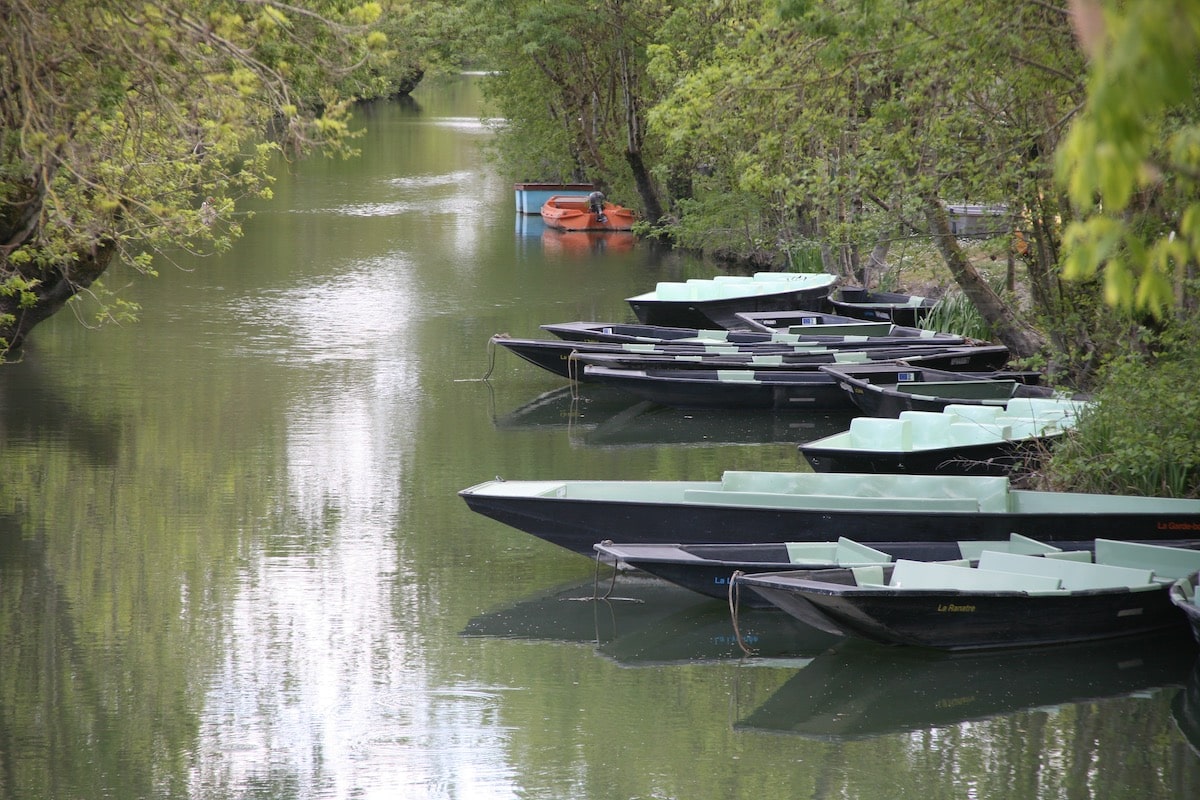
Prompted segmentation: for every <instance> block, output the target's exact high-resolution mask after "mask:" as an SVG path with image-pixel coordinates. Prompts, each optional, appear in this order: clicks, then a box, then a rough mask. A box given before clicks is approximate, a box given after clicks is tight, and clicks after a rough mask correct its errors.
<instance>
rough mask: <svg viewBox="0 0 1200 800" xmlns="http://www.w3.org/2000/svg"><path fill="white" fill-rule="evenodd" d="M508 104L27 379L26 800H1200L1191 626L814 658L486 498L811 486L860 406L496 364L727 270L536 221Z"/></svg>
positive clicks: (398, 134) (21, 551) (63, 339)
mask: <svg viewBox="0 0 1200 800" xmlns="http://www.w3.org/2000/svg"><path fill="white" fill-rule="evenodd" d="M478 114H479V97H478V87H477V85H476V80H475V79H472V78H465V79H461V80H457V81H453V82H446V83H442V84H437V85H429V86H425V87H422V89H421V90H420V91H419V92H418V97H417V99H416V102H415V103H413V104H401V103H381V104H377V105H374V106H371V107H368V108H366V109H363V110H362V111H361V119H362V121H363V122H364V123H366V124H367V125H368V126H369V133H368V135H367V136H366V137H365V138H364V139H363V140H362V142H361V146H362V151H363V155H362V157H361V158H359V159H357V160H352V161H325V160H310V161H306V162H303V163H299V164H295V165H293V166H292V168H291V169H290V171H289V172H288V173H286V174H284V175H282V177H281V178H280V180H279V181H278V183H277V185H276V189H275V195H276V198H275V200H274V202H272V203H270V204H265V205H263V206H262V207H261V209H260V210H259V213H258V214H257V216H256V217H255V218H254V219H252V220H250V221H248V222H247V224H246V231H247V235H246V237H245V239H244V240H243V241H242V242H240V243H239V244H238V245H237V247H236V250H235V251H234V252H233V253H231V254H229V255H227V256H224V257H220V258H212V259H206V260H195V259H184V258H181V259H180V263H179V265H178V268H177V267H173V266H170V265H163V266H161V267H160V270H161V276H160V277H159V278H158V279H157V280H141V281H138V282H137V283H136V284H135V285H134V286H133V287H132V289H131V292H130V294H131V296H132V297H134V298H135V299H137V300H138V301H139V302H141V303H142V304H143V307H144V311H143V313H142V320H141V322H140V323H139V324H136V325H128V326H125V327H113V326H109V327H106V328H103V329H101V330H88V329H87V324H88V323H89V320H88V318H87V316H88V315H87V312H86V311H81V312H80V314H79V315H73V314H71V313H70V312H67V313H63V314H61V315H59V317H58V318H57V319H55V320H53V321H52V322H50V323H47V324H46V325H45V326H43V327H42V328H40V329H38V330H37V331H36V332H35V333H34V336H33V338H32V341H31V342H30V344H29V346H28V348H27V351H26V354H25V360H24V361H23V362H22V363H19V364H16V365H12V366H6V367H3V368H2V369H0V465H2V466H0V798H4V799H5V800H9V799H11V800H42V799H46V800H50V799H54V800H59V799H63V800H65V799H67V798H72V799H73V798H80V799H83V798H88V799H92V798H115V799H116V800H128V799H130V798H192V799H194V800H215V799H217V798H262V799H263V800H290V799H291V798H305V799H307V798H347V799H351V798H353V799H354V800H358V799H360V798H362V799H366V798H370V799H371V800H374V799H376V798H404V799H406V800H407V799H409V798H411V799H412V800H425V799H426V798H439V799H440V798H462V799H463V800H475V799H476V798H479V799H486V800H492V799H493V798H506V799H507V798H514V799H515V798H521V799H522V800H527V799H532V798H538V799H541V798H545V799H546V800H551V799H553V800H565V799H566V798H571V799H572V800H614V799H616V800H626V799H632V798H638V800H643V799H646V800H648V799H649V798H678V800H728V798H785V797H786V798H827V797H839V798H920V800H933V799H934V798H1004V799H1006V800H1007V799H1011V800H1026V799H1027V798H1072V799H1074V798H1103V799H1104V800H1109V799H1110V798H1122V797H1129V798H1185V797H1196V796H1198V795H1200V760H1198V757H1197V755H1196V751H1195V749H1194V748H1195V747H1196V746H1197V744H1200V709H1198V708H1197V706H1198V705H1200V689H1198V686H1200V677H1198V676H1197V675H1196V670H1195V664H1196V654H1195V652H1194V650H1193V649H1192V648H1191V647H1190V646H1188V645H1187V643H1186V641H1184V640H1181V639H1179V638H1178V637H1176V638H1167V639H1163V638H1158V639H1153V640H1149V641H1140V642H1126V643H1122V644H1120V645H1106V646H1103V647H1090V648H1073V649H1070V650H1059V651H1053V652H1043V653H1037V654H1025V655H1016V656H1003V657H1001V656H971V657H962V658H944V657H934V656H929V655H922V654H919V653H913V652H909V651H903V650H887V649H880V648H871V647H865V646H845V647H839V648H836V649H834V650H833V651H832V652H823V651H825V650H826V649H827V648H828V646H829V645H830V640H829V639H826V638H824V637H822V636H819V635H817V634H815V633H812V632H807V631H803V630H800V629H798V628H796V627H794V626H792V625H791V624H789V623H788V622H787V621H786V620H785V619H783V618H782V617H781V616H778V615H775V614H772V613H770V612H743V614H742V616H741V618H740V628H741V633H742V636H743V638H744V639H745V640H746V641H747V642H749V643H751V644H752V645H754V646H755V647H756V648H757V649H758V653H757V655H755V656H754V657H751V658H746V657H742V656H741V651H740V650H739V648H738V647H737V643H736V641H735V637H734V635H733V629H732V626H731V625H730V621H729V614H728V611H727V609H726V608H725V607H724V606H723V604H722V603H720V602H714V601H708V600H704V599H702V598H700V597H697V596H692V595H689V594H687V593H685V592H683V591H682V590H677V589H673V588H671V587H668V586H665V585H663V584H659V583H655V582H652V581H649V580H638V579H634V578H631V577H628V576H626V577H622V578H620V579H619V580H618V581H617V583H616V585H615V586H613V587H612V594H613V595H614V596H615V597H616V598H619V599H610V600H606V601H602V602H594V601H591V600H589V599H587V598H591V597H592V596H593V594H594V592H595V589H596V587H595V585H594V583H595V581H594V577H595V570H594V567H593V564H592V563H591V562H590V561H589V560H588V559H586V558H583V557H580V556H578V555H574V554H571V553H568V552H566V551H560V550H557V549H555V548H553V547H551V546H550V545H546V544H544V543H542V542H540V541H538V540H536V539H534V538H533V537H530V536H527V535H526V534H523V533H520V532H518V531H515V530H511V529H508V528H506V527H504V526H502V525H500V524H498V523H495V522H492V521H490V520H488V519H485V518H483V517H480V516H478V515H474V514H472V513H471V512H470V511H468V510H467V508H466V506H465V504H463V502H462V501H461V500H460V499H459V498H458V497H457V496H456V492H457V491H458V490H459V489H461V488H464V487H466V486H469V485H471V484H474V483H477V482H479V481H482V480H486V479H489V478H492V477H493V476H495V475H503V476H505V477H513V478H540V477H556V478H567V477H576V478H584V477H591V478H620V477H631V478H659V479H681V478H693V479H714V478H716V477H717V476H718V475H719V474H720V472H721V470H723V469H756V468H762V469H801V468H802V467H801V462H800V458H799V455H798V454H797V452H796V450H795V444H796V443H797V442H799V441H802V440H805V439H807V438H815V437H816V436H820V435H824V434H826V433H829V432H832V431H833V430H837V429H839V428H840V427H841V426H842V423H843V422H844V420H837V419H832V420H831V419H826V418H820V417H818V418H806V417H804V416H803V415H801V414H799V413H796V414H793V415H790V416H789V415H769V414H768V415H762V414H702V413H695V414H683V413H680V412H673V411H669V410H665V409H658V408H652V407H648V406H646V405H644V404H639V403H637V402H636V400H634V399H632V398H629V397H625V396H622V395H621V394H619V393H617V392H613V391H607V392H605V391H597V390H595V389H588V388H585V389H584V390H582V391H581V392H580V393H579V395H578V396H572V394H571V393H570V392H569V391H564V390H563V386H564V384H563V382H562V381H560V380H559V379H557V378H555V377H554V376H552V375H550V374H549V373H542V372H540V371H538V370H536V369H535V368H534V367H532V366H529V365H526V364H524V362H520V361H518V360H517V359H516V358H515V357H514V356H512V355H511V354H509V353H507V352H506V351H501V352H496V353H493V352H491V351H490V350H489V348H488V346H487V342H488V337H489V336H491V335H492V334H494V333H499V332H508V333H511V334H512V335H514V336H535V335H538V330H537V326H538V325H539V324H541V323H544V322H563V321H570V320H586V319H594V320H621V319H628V318H629V312H628V307H627V305H626V304H625V302H624V298H626V297H628V296H630V295H633V294H637V293H639V292H642V291H646V290H647V289H649V288H652V287H653V284H654V282H655V281H656V280H659V279H666V278H678V277H680V276H684V275H692V274H696V275H700V274H711V270H710V271H709V272H705V270H706V268H705V267H704V266H703V265H699V264H695V263H692V262H688V261H686V260H683V259H679V258H668V257H666V256H664V255H662V254H658V253H655V252H654V251H652V250H651V249H650V248H649V247H647V246H645V245H644V244H639V245H637V246H636V247H627V246H625V243H623V242H621V241H620V240H616V241H608V242H588V241H583V242H575V241H571V240H566V239H563V238H562V237H556V236H551V235H550V234H549V233H545V232H543V231H542V230H541V229H540V223H539V222H538V221H537V220H532V221H525V222H526V223H527V224H524V225H523V224H521V222H522V221H519V220H517V219H516V215H515V212H514V205H513V198H512V189H511V186H512V178H511V176H502V175H498V174H496V173H495V172H494V171H493V170H491V168H490V167H488V166H487V164H486V162H485V161H484V159H483V157H482V155H481V153H480V145H481V144H482V143H483V142H484V141H485V140H486V138H487V136H488V135H489V132H488V129H487V128H486V127H485V126H484V125H482V124H481V123H480V122H479V121H478ZM615 199H618V200H620V199H621V198H615ZM123 281H124V278H122V277H121V276H119V275H115V276H112V277H111V278H110V283H112V284H114V285H118V284H120V283H122V282H123ZM489 371H490V378H489V380H488V381H486V382H484V381H481V380H480V378H481V377H483V376H484V375H485V374H487V373H489ZM614 538H619V532H614ZM601 588H602V589H604V590H606V591H607V590H608V584H607V582H605V583H603V585H602V587H601ZM580 598H584V599H580ZM1181 642H1182V643H1181Z"/></svg>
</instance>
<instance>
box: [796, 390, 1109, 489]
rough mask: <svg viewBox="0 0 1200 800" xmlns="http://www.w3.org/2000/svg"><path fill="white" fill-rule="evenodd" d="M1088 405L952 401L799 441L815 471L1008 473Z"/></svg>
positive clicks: (862, 420)
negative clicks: (966, 403) (939, 408)
mask: <svg viewBox="0 0 1200 800" xmlns="http://www.w3.org/2000/svg"><path fill="white" fill-rule="evenodd" d="M1086 406H1087V403H1085V402H1083V401H1078V400H1062V399H1048V400H1044V399H1040V398H1029V399H1021V400H1015V401H1012V402H1011V403H1010V405H1009V406H1008V407H1007V408H1000V407H999V406H964V405H955V404H950V405H948V406H946V407H945V408H943V409H942V411H941V412H933V411H901V412H900V416H899V418H898V419H892V418H887V417H856V418H855V419H853V420H851V421H850V427H849V429H847V430H845V431H842V432H840V433H835V434H833V435H832V436H826V437H825V438H823V439H816V440H813V441H811V442H806V443H804V444H801V445H800V446H799V449H800V453H801V454H802V455H803V456H804V458H805V460H807V461H808V463H809V465H810V466H812V468H813V469H814V470H815V471H817V472H909V473H921V474H938V473H943V474H954V475H1008V474H1010V473H1011V472H1012V471H1013V470H1014V469H1016V468H1017V467H1018V466H1021V465H1028V464H1031V463H1033V462H1036V461H1037V460H1038V459H1039V458H1040V457H1041V456H1042V455H1043V454H1045V453H1046V452H1047V451H1048V449H1049V448H1050V447H1052V446H1053V444H1054V443H1055V442H1056V441H1057V440H1058V439H1060V438H1062V436H1063V435H1064V434H1065V433H1066V431H1067V430H1069V429H1070V428H1072V427H1074V425H1075V421H1076V419H1077V417H1078V414H1079V413H1080V412H1081V411H1082V409H1083V408H1085V407H1086Z"/></svg>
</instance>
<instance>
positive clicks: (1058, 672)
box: [734, 615, 1196, 742]
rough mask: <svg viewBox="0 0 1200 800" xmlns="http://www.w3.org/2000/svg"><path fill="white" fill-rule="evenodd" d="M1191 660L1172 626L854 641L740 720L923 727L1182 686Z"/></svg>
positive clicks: (754, 725) (816, 733)
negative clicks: (1038, 635) (1069, 636)
mask: <svg viewBox="0 0 1200 800" xmlns="http://www.w3.org/2000/svg"><path fill="white" fill-rule="evenodd" d="M747 616H749V615H747ZM797 627H799V626H797ZM1195 660H1196V654H1195V652H1194V650H1193V649H1192V648H1187V647H1180V646H1179V637H1178V635H1177V632H1175V631H1160V632H1158V633H1153V634H1149V635H1147V636H1136V637H1129V638H1123V639H1117V640H1104V641H1099V642H1085V643H1081V644H1074V645H1062V646H1060V647H1050V648H1046V647H1039V648H1025V649H1014V650H1000V651H983V652H972V651H967V652H961V653H952V652H951V653H948V652H939V651H936V650H926V649H922V648H916V647H879V646H876V645H871V644H866V643H858V642H855V641H849V642H845V643H844V644H842V645H841V646H837V647H834V648H832V649H831V650H830V651H829V652H826V653H820V654H818V655H817V656H816V657H814V658H813V659H812V660H811V661H809V662H808V663H807V664H805V665H804V666H803V667H801V668H800V669H797V670H796V671H795V673H794V674H793V675H792V677H791V678H789V679H788V680H787V681H786V682H785V683H784V684H783V685H782V686H780V687H779V688H778V689H776V690H775V692H774V693H773V694H771V696H770V697H768V698H767V699H766V700H765V701H764V702H763V703H762V704H760V705H759V706H758V707H757V708H755V709H753V710H752V711H751V712H749V713H747V714H745V715H743V716H742V717H740V718H739V719H738V721H737V722H735V723H734V728H735V729H736V730H755V731H764V732H770V733H774V734H791V735H796V736H800V737H803V738H807V739H813V740H818V741H829V742H845V741H856V740H861V739H868V738H874V737H878V736H887V735H893V734H897V733H907V732H911V731H921V732H925V731H928V730H929V729H931V728H947V727H951V728H952V727H953V726H956V725H959V724H960V723H963V722H974V721H980V720H986V719H993V718H996V717H1004V716H1010V715H1014V714H1019V713H1022V712H1026V711H1030V710H1035V709H1045V708H1058V707H1061V706H1065V705H1068V704H1074V703H1082V704H1085V705H1087V706H1091V705H1093V704H1095V703H1098V702H1103V701H1105V700H1109V699H1115V698H1120V697H1131V696H1146V695H1147V694H1149V693H1151V692H1153V691H1154V690H1156V689H1161V688H1174V687H1179V686H1183V685H1185V684H1186V683H1187V681H1188V677H1189V672H1190V671H1191V667H1192V664H1193V663H1194V662H1195ZM1019 721H1020V720H1017V722H1019Z"/></svg>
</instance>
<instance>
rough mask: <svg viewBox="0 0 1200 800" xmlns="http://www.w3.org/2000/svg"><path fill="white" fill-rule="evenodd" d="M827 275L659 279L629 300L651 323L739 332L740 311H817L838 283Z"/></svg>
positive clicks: (643, 318)
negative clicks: (684, 279) (715, 327)
mask: <svg viewBox="0 0 1200 800" xmlns="http://www.w3.org/2000/svg"><path fill="white" fill-rule="evenodd" d="M836 281H837V277H836V276H835V275H828V274H825V273H798V272H758V273H755V274H754V275H752V276H741V275H718V276H716V277H715V278H693V279H690V280H687V281H660V282H659V283H658V284H656V285H655V288H654V290H653V291H650V292H646V293H644V294H639V295H635V296H633V297H629V298H626V302H628V303H629V306H630V308H632V309H633V313H634V314H635V315H636V316H637V318H638V319H639V320H640V321H641V322H643V323H645V324H647V325H669V326H674V327H681V328H689V327H690V328H703V327H707V326H711V325H715V326H717V327H718V328H726V329H731V328H736V327H737V326H738V325H739V324H740V320H739V319H738V318H737V316H736V315H737V313H738V312H741V311H786V310H794V309H811V310H814V311H815V310H819V309H820V308H821V306H822V304H823V303H824V302H825V300H826V298H827V297H828V295H829V292H830V290H831V289H832V288H833V285H834V283H836Z"/></svg>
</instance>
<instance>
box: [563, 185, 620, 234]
mask: <svg viewBox="0 0 1200 800" xmlns="http://www.w3.org/2000/svg"><path fill="white" fill-rule="evenodd" d="M597 205H598V206H599V209H597ZM542 221H543V222H545V223H546V225H547V226H548V227H551V228H557V229H558V230H560V231H632V230H633V223H634V222H637V214H635V213H634V212H633V210H631V209H628V208H625V207H624V206H619V205H617V204H616V203H610V202H608V201H607V200H603V199H601V200H599V201H597V202H596V203H593V201H592V200H591V198H590V197H589V196H588V195H571V194H556V195H554V196H553V197H551V198H550V199H548V200H547V201H546V202H545V203H543V204H542Z"/></svg>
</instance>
